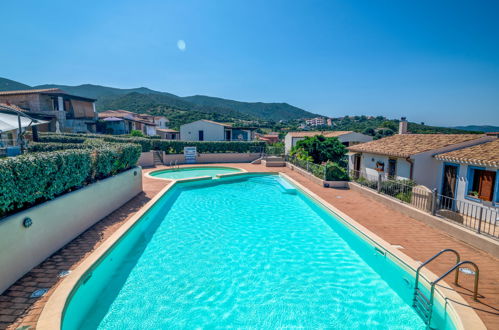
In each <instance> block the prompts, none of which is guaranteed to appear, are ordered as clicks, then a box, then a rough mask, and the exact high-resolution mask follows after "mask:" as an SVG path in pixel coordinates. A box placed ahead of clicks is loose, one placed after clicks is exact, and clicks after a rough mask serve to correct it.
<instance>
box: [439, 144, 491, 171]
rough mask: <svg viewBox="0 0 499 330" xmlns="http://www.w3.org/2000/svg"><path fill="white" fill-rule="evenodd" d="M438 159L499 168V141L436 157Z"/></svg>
mask: <svg viewBox="0 0 499 330" xmlns="http://www.w3.org/2000/svg"><path fill="white" fill-rule="evenodd" d="M435 158H436V159H439V160H445V161H449V162H456V163H468V164H476V165H483V166H492V167H499V139H496V140H494V141H491V142H486V143H482V144H478V145H475V146H472V147H468V148H462V149H458V150H454V151H450V152H446V153H443V154H439V155H436V156H435Z"/></svg>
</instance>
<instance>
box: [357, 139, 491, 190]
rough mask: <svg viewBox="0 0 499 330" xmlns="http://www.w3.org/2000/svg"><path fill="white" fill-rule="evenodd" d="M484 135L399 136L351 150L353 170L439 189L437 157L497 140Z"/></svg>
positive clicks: (439, 171)
mask: <svg viewBox="0 0 499 330" xmlns="http://www.w3.org/2000/svg"><path fill="white" fill-rule="evenodd" d="M493 139H494V137H491V136H486V135H480V134H397V135H393V136H390V137H386V138H383V139H379V140H376V141H371V142H367V143H362V144H357V145H354V146H351V147H349V148H348V150H349V169H351V170H355V171H360V172H362V173H363V174H364V175H366V176H372V177H373V178H374V177H377V176H378V173H382V174H384V175H386V176H388V177H393V178H397V179H411V180H415V181H416V182H417V183H418V184H421V185H424V186H426V187H428V188H430V189H433V188H437V186H438V182H439V175H441V170H440V168H441V163H440V161H439V160H437V159H435V158H434V157H433V156H435V155H437V154H441V153H445V152H448V151H452V150H456V149H461V148H464V147H469V146H473V145H477V144H480V143H484V142H488V141H491V140H493Z"/></svg>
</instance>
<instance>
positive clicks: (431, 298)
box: [428, 261, 480, 324]
mask: <svg viewBox="0 0 499 330" xmlns="http://www.w3.org/2000/svg"><path fill="white" fill-rule="evenodd" d="M462 265H472V266H473V268H475V282H474V285H473V300H474V301H477V299H478V279H479V276H480V270H479V269H478V266H477V265H476V264H475V263H474V262H472V261H462V262H459V263H457V264H455V265H454V266H453V267H452V268H451V269H449V270H448V271H447V272H446V273H445V274H443V275H442V276H440V277H439V278H438V279H436V280H435V281H433V282H432V283H431V291H430V310H431V308H432V307H433V296H434V295H435V285H436V284H437V283H438V282H440V281H441V280H443V279H444V278H445V277H446V276H447V275H449V274H450V273H452V272H453V271H454V270H456V269H457V271H456V274H458V273H459V267H461V266H462ZM456 278H457V276H456ZM456 284H457V283H456ZM431 314H432V313H430V316H429V317H428V324H430V321H431Z"/></svg>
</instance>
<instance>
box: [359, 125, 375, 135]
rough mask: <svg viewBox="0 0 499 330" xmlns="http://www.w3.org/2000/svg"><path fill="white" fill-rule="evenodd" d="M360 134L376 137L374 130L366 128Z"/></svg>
mask: <svg viewBox="0 0 499 330" xmlns="http://www.w3.org/2000/svg"><path fill="white" fill-rule="evenodd" d="M362 134H365V135H370V136H374V135H376V131H375V130H374V128H372V127H368V128H366V129H365V130H364V131H363V132H362Z"/></svg>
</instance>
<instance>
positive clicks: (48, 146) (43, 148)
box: [28, 142, 93, 152]
mask: <svg viewBox="0 0 499 330" xmlns="http://www.w3.org/2000/svg"><path fill="white" fill-rule="evenodd" d="M92 147H93V146H91V145H88V144H85V143H49V142H41V143H37V142H31V143H30V144H29V146H28V151H29V152H49V151H57V150H65V149H90V148H92Z"/></svg>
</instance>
